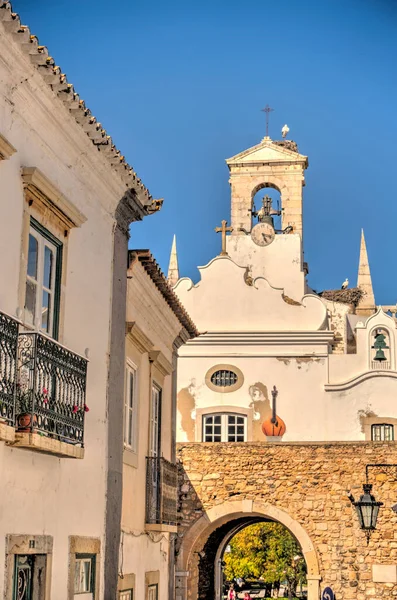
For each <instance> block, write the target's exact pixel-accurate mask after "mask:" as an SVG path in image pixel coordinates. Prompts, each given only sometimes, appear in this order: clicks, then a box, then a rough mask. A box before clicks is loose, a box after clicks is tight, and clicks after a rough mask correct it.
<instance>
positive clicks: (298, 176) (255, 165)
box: [226, 137, 309, 237]
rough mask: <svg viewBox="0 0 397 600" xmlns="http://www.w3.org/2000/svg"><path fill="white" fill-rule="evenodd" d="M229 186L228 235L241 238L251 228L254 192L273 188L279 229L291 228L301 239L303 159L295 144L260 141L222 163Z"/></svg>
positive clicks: (306, 160)
mask: <svg viewBox="0 0 397 600" xmlns="http://www.w3.org/2000/svg"><path fill="white" fill-rule="evenodd" d="M226 164H227V165H228V167H229V171H230V179H229V183H230V186H231V226H232V228H233V232H232V235H245V232H249V231H251V228H252V213H251V210H252V200H253V197H254V196H255V194H256V193H257V192H258V190H260V189H262V188H266V187H272V188H275V189H276V190H278V191H279V192H280V195H281V211H282V213H281V226H282V229H285V228H286V227H289V226H290V227H292V232H293V233H299V234H300V236H301V237H302V232H303V223H302V208H303V207H302V189H303V186H304V185H305V169H307V167H308V165H309V162H308V158H307V156H303V155H302V154H299V152H298V147H297V144H296V143H295V142H292V141H290V140H280V141H273V140H272V139H271V138H270V137H265V138H263V140H262V142H261V143H260V144H258V145H257V146H253V147H252V148H248V150H245V151H244V152H240V154H237V155H236V156H233V157H232V158H229V159H227V160H226Z"/></svg>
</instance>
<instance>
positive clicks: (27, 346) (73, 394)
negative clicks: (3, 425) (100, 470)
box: [16, 333, 87, 447]
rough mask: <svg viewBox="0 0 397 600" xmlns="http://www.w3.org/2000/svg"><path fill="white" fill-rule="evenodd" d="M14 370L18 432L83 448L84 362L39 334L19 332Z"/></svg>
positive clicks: (84, 360) (84, 408) (85, 365)
mask: <svg viewBox="0 0 397 600" xmlns="http://www.w3.org/2000/svg"><path fill="white" fill-rule="evenodd" d="M18 371H19V377H18V386H17V399H16V415H17V419H16V420H17V426H18V431H22V432H23V431H24V432H27V431H28V432H31V433H39V434H41V435H44V436H48V437H51V438H55V439H57V440H59V441H61V442H67V443H70V444H77V445H79V446H81V447H83V446H84V414H85V410H86V405H85V395H86V380H87V360H86V359H85V358H83V357H82V356H79V355H78V354H74V353H73V352H71V351H70V350H68V349H67V348H65V347H63V346H61V345H60V344H58V343H57V342H55V341H54V340H51V339H49V338H47V337H45V336H43V335H41V334H40V333H21V334H20V335H19V339H18Z"/></svg>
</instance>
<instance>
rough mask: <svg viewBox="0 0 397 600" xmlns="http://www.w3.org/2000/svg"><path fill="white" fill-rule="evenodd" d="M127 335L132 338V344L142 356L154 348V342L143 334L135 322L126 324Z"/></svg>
mask: <svg viewBox="0 0 397 600" xmlns="http://www.w3.org/2000/svg"><path fill="white" fill-rule="evenodd" d="M126 335H129V336H130V337H131V340H132V342H133V343H134V345H135V346H136V347H137V349H138V350H139V352H141V353H142V354H144V353H145V352H150V350H152V348H153V346H154V344H153V343H152V341H151V340H150V339H149V338H148V337H147V335H145V334H144V333H143V331H142V329H141V328H140V327H138V325H137V324H136V322H135V321H129V322H127V323H126Z"/></svg>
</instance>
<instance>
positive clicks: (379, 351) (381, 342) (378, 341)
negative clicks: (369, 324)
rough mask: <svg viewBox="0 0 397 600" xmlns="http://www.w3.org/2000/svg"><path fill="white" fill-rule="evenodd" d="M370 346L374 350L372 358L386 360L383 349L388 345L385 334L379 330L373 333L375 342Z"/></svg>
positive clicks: (380, 360)
mask: <svg viewBox="0 0 397 600" xmlns="http://www.w3.org/2000/svg"><path fill="white" fill-rule="evenodd" d="M372 348H374V350H376V354H375V356H374V360H377V361H379V362H382V361H384V360H387V358H386V355H385V353H384V350H386V349H388V348H389V346H388V345H387V344H386V336H385V335H384V334H383V333H382V332H380V331H379V332H378V333H376V334H375V342H374V345H373V346H372Z"/></svg>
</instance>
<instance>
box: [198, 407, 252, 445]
mask: <svg viewBox="0 0 397 600" xmlns="http://www.w3.org/2000/svg"><path fill="white" fill-rule="evenodd" d="M246 440H247V417H246V416H244V415H238V414H231V413H224V414H222V413H217V414H212V415H204V416H203V442H245V441H246Z"/></svg>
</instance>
